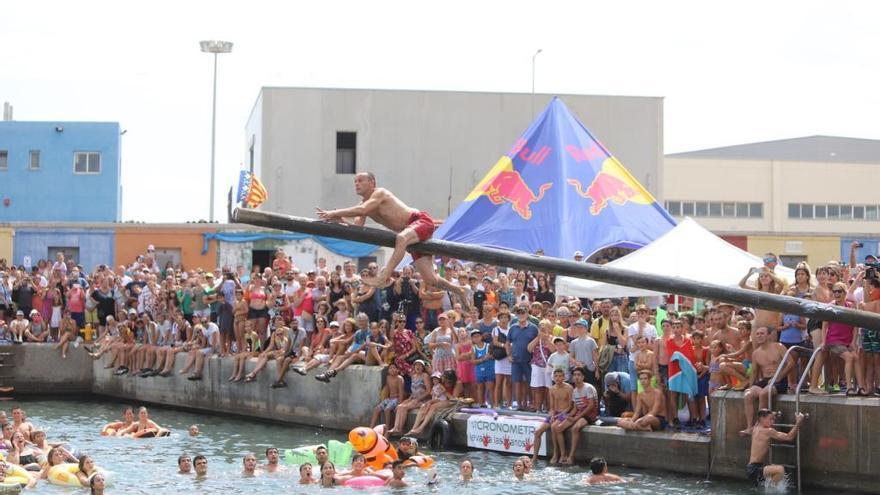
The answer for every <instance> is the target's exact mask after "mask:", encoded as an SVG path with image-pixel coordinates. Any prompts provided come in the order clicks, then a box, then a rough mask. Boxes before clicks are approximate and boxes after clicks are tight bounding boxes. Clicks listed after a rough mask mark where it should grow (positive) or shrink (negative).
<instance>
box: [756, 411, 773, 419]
mask: <svg viewBox="0 0 880 495" xmlns="http://www.w3.org/2000/svg"><path fill="white" fill-rule="evenodd" d="M771 415H773V411H771V410H770V409H758V419H764V418H766V417H767V416H771Z"/></svg>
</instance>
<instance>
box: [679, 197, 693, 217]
mask: <svg viewBox="0 0 880 495" xmlns="http://www.w3.org/2000/svg"><path fill="white" fill-rule="evenodd" d="M681 214H682V215H684V216H686V217H692V216H694V203H693V202H691V201H684V202H682V203H681Z"/></svg>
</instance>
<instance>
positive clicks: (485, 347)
mask: <svg viewBox="0 0 880 495" xmlns="http://www.w3.org/2000/svg"><path fill="white" fill-rule="evenodd" d="M486 335H491V334H488V333H487V334H486ZM471 343H472V347H473V364H474V373H475V375H476V380H477V394H476V401H477V403H479V404H481V405H482V406H483V407H492V404H491V401H492V397H493V396H494V395H495V359H494V358H493V357H492V353H491V352H489V344H488V343H486V342H483V333H482V332H481V331H480V329H479V328H475V329H473V330H471Z"/></svg>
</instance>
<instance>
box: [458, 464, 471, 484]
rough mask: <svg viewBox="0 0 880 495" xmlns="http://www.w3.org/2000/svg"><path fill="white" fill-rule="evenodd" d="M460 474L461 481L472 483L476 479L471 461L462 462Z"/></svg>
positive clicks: (459, 469)
mask: <svg viewBox="0 0 880 495" xmlns="http://www.w3.org/2000/svg"><path fill="white" fill-rule="evenodd" d="M458 472H459V474H461V481H471V480H473V479H474V463H473V462H471V461H470V459H465V460H463V461H461V464H459V465H458Z"/></svg>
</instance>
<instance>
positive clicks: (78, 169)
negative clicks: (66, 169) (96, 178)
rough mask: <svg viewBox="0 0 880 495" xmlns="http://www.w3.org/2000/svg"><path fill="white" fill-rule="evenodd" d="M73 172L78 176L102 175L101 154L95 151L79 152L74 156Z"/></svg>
mask: <svg viewBox="0 0 880 495" xmlns="http://www.w3.org/2000/svg"><path fill="white" fill-rule="evenodd" d="M73 172H74V173H77V174H100V173H101V154H100V153H98V152H95V151H77V152H76V153H74V154H73Z"/></svg>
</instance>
